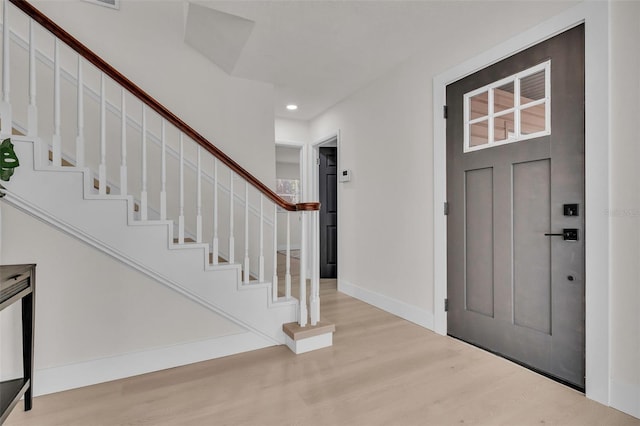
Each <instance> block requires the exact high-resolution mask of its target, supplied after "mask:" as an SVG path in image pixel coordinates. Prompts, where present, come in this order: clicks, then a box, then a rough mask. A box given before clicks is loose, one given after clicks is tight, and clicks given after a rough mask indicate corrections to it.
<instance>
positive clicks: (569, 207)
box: [562, 204, 580, 216]
mask: <svg viewBox="0 0 640 426" xmlns="http://www.w3.org/2000/svg"><path fill="white" fill-rule="evenodd" d="M562 212H563V214H564V215H565V216H580V208H579V207H578V204H563V205H562Z"/></svg>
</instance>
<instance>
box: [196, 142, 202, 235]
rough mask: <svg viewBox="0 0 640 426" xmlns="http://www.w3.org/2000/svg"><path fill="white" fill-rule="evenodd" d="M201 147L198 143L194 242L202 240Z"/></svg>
mask: <svg viewBox="0 0 640 426" xmlns="http://www.w3.org/2000/svg"><path fill="white" fill-rule="evenodd" d="M201 151H202V150H201V149H200V145H198V178H197V181H196V242H198V243H201V242H202V163H201V158H200V157H201Z"/></svg>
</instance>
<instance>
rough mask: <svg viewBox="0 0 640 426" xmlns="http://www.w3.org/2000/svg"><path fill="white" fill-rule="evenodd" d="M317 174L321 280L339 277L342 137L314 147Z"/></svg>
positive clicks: (325, 141)
mask: <svg viewBox="0 0 640 426" xmlns="http://www.w3.org/2000/svg"><path fill="white" fill-rule="evenodd" d="M313 148H314V149H313V151H314V158H315V159H316V162H315V163H316V164H315V165H316V170H315V173H314V180H315V185H314V186H315V188H314V190H315V194H316V195H317V197H316V199H317V200H318V201H320V212H319V237H320V238H319V242H318V244H319V250H318V253H319V266H320V268H319V271H320V278H337V277H338V164H339V163H338V161H339V160H338V151H339V150H338V135H337V134H336V135H333V136H331V137H329V138H325V139H323V140H322V141H321V142H319V143H317V144H315V145H314V147H313Z"/></svg>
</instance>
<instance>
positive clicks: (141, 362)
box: [34, 332, 273, 396]
mask: <svg viewBox="0 0 640 426" xmlns="http://www.w3.org/2000/svg"><path fill="white" fill-rule="evenodd" d="M268 346H273V343H272V342H271V341H269V340H266V339H264V338H262V337H260V336H257V335H256V334H254V333H250V332H246V333H240V334H232V335H229V336H223V337H217V338H214V339H210V340H203V341H198V342H190V343H185V344H181V345H176V346H170V347H165V348H158V349H152V350H146V351H140V352H133V353H128V354H124V355H117V356H113V357H108V358H101V359H95V360H91V361H85V362H80V363H77V364H71V365H64V366H61V367H53V368H45V369H42V370H36V371H35V379H34V396H41V395H46V394H50V393H54V392H62V391H65V390H69V389H75V388H79V387H84V386H90V385H94V384H97V383H104V382H109V381H112V380H118V379H122V378H125V377H131V376H137V375H140V374H145V373H150V372H153V371H159V370H165V369H167V368H173V367H179V366H182V365H187V364H193V363H195V362H201V361H207V360H210V359H215V358H221V357H224V356H228V355H234V354H238V353H241V352H247V351H253V350H256V349H262V348H266V347H268Z"/></svg>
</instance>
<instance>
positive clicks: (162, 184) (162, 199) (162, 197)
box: [160, 118, 167, 220]
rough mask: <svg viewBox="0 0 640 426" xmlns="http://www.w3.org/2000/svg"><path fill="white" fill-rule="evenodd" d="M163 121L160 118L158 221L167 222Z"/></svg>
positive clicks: (165, 156)
mask: <svg viewBox="0 0 640 426" xmlns="http://www.w3.org/2000/svg"><path fill="white" fill-rule="evenodd" d="M165 127H166V126H165V120H164V118H162V123H161V130H160V139H161V144H162V145H161V149H162V153H161V160H160V220H167V135H166V129H165Z"/></svg>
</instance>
